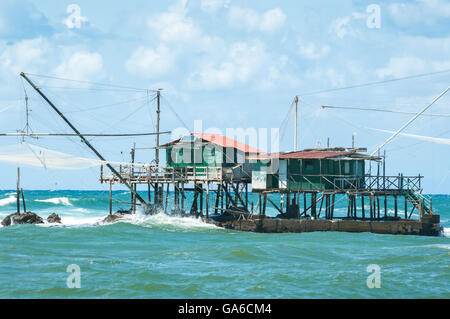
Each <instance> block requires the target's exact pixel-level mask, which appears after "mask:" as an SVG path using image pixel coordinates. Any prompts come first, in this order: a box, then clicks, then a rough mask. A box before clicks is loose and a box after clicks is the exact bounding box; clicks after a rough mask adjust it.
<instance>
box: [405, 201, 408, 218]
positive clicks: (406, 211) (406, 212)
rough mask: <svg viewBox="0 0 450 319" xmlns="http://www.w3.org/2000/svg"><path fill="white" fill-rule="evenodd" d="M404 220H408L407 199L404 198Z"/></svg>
mask: <svg viewBox="0 0 450 319" xmlns="http://www.w3.org/2000/svg"><path fill="white" fill-rule="evenodd" d="M405 219H408V198H407V197H406V196H405Z"/></svg>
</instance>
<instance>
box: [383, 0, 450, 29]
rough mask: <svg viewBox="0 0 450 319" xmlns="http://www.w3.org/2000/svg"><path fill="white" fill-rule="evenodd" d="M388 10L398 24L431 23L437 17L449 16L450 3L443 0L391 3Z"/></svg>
mask: <svg viewBox="0 0 450 319" xmlns="http://www.w3.org/2000/svg"><path fill="white" fill-rule="evenodd" d="M388 12H389V14H390V15H391V17H393V18H394V20H395V21H396V22H397V23H399V24H400V25H408V24H415V23H426V24H431V23H433V22H435V20H437V19H438V18H448V17H450V3H449V2H448V1H445V0H418V1H415V2H408V3H392V4H390V5H389V7H388Z"/></svg>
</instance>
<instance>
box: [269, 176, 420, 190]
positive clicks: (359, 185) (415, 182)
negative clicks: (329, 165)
mask: <svg viewBox="0 0 450 319" xmlns="http://www.w3.org/2000/svg"><path fill="white" fill-rule="evenodd" d="M274 176H276V178H277V179H278V181H279V184H283V187H280V188H292V189H296V188H298V189H301V188H306V189H313V190H321V189H324V188H326V189H335V190H342V191H344V190H369V191H370V190H373V191H383V190H384V191H389V190H397V191H398V190H400V191H402V190H403V191H405V192H412V193H417V192H421V190H422V188H421V179H422V178H423V176H420V175H419V176H403V175H401V174H400V175H397V176H372V175H362V176H361V175H317V174H316V175H303V174H288V175H287V181H283V180H281V181H280V178H279V177H278V176H277V175H274ZM286 182H287V183H286ZM305 184H306V185H307V186H306V187H305V186H303V185H305ZM325 185H326V186H325ZM296 186H297V187H296Z"/></svg>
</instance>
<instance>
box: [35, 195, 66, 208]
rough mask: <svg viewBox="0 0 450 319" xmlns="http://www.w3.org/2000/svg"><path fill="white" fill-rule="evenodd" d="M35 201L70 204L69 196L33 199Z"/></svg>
mask: <svg viewBox="0 0 450 319" xmlns="http://www.w3.org/2000/svg"><path fill="white" fill-rule="evenodd" d="M34 201H35V202H41V203H51V204H55V205H64V206H72V203H71V202H70V200H69V198H67V197H55V198H49V199H35V200H34Z"/></svg>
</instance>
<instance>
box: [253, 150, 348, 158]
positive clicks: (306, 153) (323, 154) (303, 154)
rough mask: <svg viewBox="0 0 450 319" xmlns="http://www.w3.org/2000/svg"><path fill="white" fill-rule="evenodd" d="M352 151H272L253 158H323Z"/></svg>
mask: <svg viewBox="0 0 450 319" xmlns="http://www.w3.org/2000/svg"><path fill="white" fill-rule="evenodd" d="M351 153H354V151H342V152H330V151H328V152H322V151H320V152H318V151H299V152H287V153H273V154H263V155H259V156H255V157H254V158H255V159H256V158H259V159H267V158H281V159H324V158H332V157H337V156H342V155H347V154H351Z"/></svg>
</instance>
